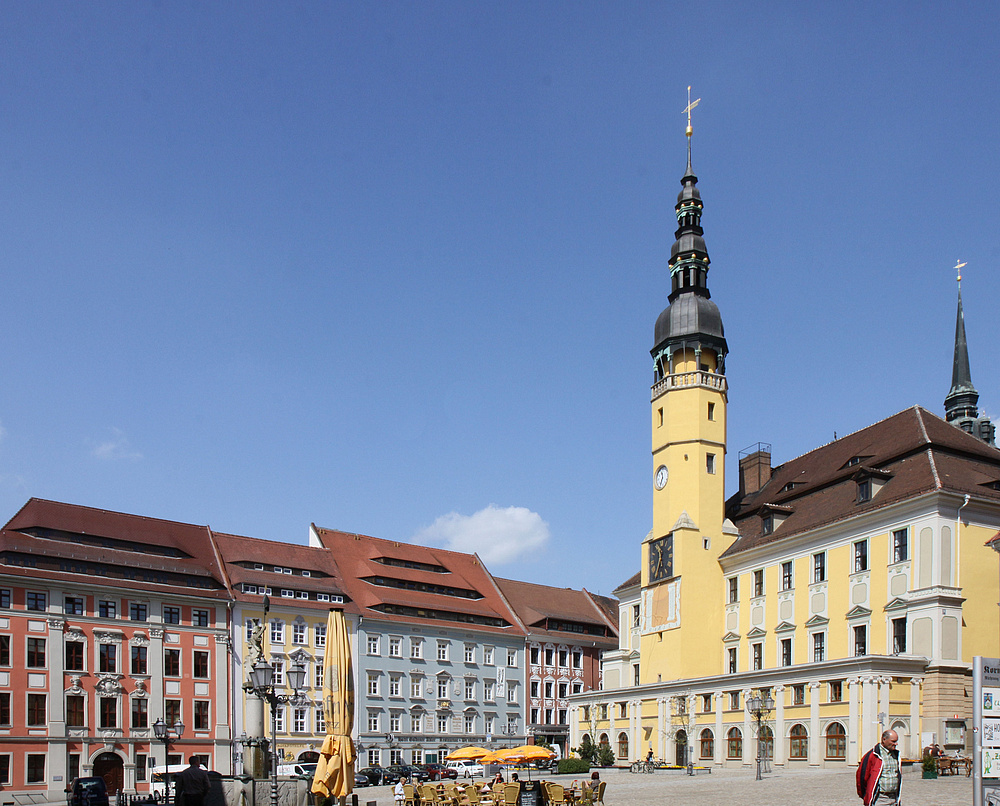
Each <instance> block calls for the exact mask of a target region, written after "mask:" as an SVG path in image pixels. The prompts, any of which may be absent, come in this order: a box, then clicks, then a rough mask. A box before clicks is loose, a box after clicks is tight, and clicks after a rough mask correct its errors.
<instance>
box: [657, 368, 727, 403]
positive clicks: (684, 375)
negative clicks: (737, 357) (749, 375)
mask: <svg viewBox="0 0 1000 806" xmlns="http://www.w3.org/2000/svg"><path fill="white" fill-rule="evenodd" d="M697 386H702V387H705V388H706V389H718V390H719V391H722V392H725V391H726V390H727V388H728V385H727V384H726V376H725V375H720V374H719V373H717V372H709V371H707V370H696V371H694V372H675V373H673V374H671V375H667V376H666V377H665V378H661V379H660V380H658V381H657V382H656V383H654V384H653V397H654V398H656V397H659V396H660V395H662V394H663V393H664V392H666V391H668V390H670V389H687V388H693V387H697Z"/></svg>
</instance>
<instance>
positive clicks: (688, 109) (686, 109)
mask: <svg viewBox="0 0 1000 806" xmlns="http://www.w3.org/2000/svg"><path fill="white" fill-rule="evenodd" d="M700 102H701V98H698V99H697V100H695V101H694V102H693V103H692V101H691V87H690V86H689V87H688V105H687V106H685V107H684V112H683V113H682V114H686V115H687V116H688V127H687V131H686V132H685V134H686V135H687V136H688V137H690V136H691V133H692V132H693V131H694V129H692V128H691V110H692V109H694V108H695V107H696V106H697V105H698V104H699V103H700Z"/></svg>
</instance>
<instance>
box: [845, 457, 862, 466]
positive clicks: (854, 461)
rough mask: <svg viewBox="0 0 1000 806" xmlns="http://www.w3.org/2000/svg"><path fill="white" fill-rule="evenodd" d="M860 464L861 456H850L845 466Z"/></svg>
mask: <svg viewBox="0 0 1000 806" xmlns="http://www.w3.org/2000/svg"><path fill="white" fill-rule="evenodd" d="M860 464H861V457H860V456H852V457H851V458H850V459H848V460H847V465H846V466H847V467H854V466H855V465H860Z"/></svg>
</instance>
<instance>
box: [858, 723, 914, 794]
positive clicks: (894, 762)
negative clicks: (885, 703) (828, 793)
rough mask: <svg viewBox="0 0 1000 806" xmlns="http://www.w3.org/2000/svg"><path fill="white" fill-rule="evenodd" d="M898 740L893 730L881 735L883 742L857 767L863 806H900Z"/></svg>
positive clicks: (900, 775) (865, 756)
mask: <svg viewBox="0 0 1000 806" xmlns="http://www.w3.org/2000/svg"><path fill="white" fill-rule="evenodd" d="M898 741H899V736H898V734H897V733H896V731H894V730H886V731H882V741H881V742H879V743H878V744H877V745H875V746H874V747H873V748H872V749H871V750H869V751H868V752H867V753H865V754H864V756H862V758H861V763H860V764H859V765H858V772H857V783H858V797H859V798H861V800H862V801H863V802H864V806H872V805H873V804H874V803H876V802H877V803H878V806H899V785H900V783H902V780H903V776H902V774H901V770H900V767H899V751H898V750H896V743H897V742H898Z"/></svg>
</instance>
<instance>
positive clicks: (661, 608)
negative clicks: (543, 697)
mask: <svg viewBox="0 0 1000 806" xmlns="http://www.w3.org/2000/svg"><path fill="white" fill-rule="evenodd" d="M695 103H697V101H696V102H695ZM693 106H694V105H693V104H690V105H689V107H688V110H687V111H688V127H687V169H686V170H685V172H684V176H683V177H682V178H681V192H680V194H679V195H678V196H677V205H676V207H675V210H676V214H677V230H676V232H675V238H676V240H675V242H674V245H673V248H672V249H671V252H670V262H669V264H668V267H669V269H670V295H669V296H668V301H669V305H668V306H667V308H666V309H665V310H664V311H663V312H662V313H661V314H660V316H659V318H658V319H657V320H656V327H655V330H654V338H653V349H652V350H651V351H650V352H651V355H652V357H653V381H654V382H653V387H652V395H651V403H652V405H651V409H652V453H653V463H652V474H651V479H650V480H651V486H652V488H653V529H652V531H651V532H650V534H649V536H648V537H647V538H646V539H645V540H644V541H643V551H642V556H643V563H642V583H641V584H642V642H641V651H640V658H641V660H640V681H641V683H644V684H645V683H655V682H658V681H661V680H662V681H667V680H672V679H676V678H679V677H695V676H701V675H713V674H721V673H722V671H723V668H722V647H721V645H719V640H718V636H717V635H714V634H710V633H711V631H708V630H705V629H704V625H705V624H718V623H721V622H722V615H723V614H722V610H723V607H724V604H723V596H724V591H723V578H722V572H721V570H720V567H719V562H718V557H719V555H720V554H721V553H722V552H723V551H725V550H726V548H728V546H729V545H730V544H731V543H732V541H733V539H734V538H735V534H736V530H735V528H734V527H733V526H732V524H729V523H727V522H726V521H725V459H726V404H727V392H728V386H727V384H726V374H725V369H726V363H725V362H726V353H727V347H726V339H725V335H724V332H723V328H722V316H721V314H720V313H719V309H718V307H717V306H716V304H715V303H714V302H712V300H711V294H710V293H709V290H708V269H709V258H708V251H707V249H706V248H705V239H704V237H703V236H704V231H703V230H702V227H701V214H702V201H701V193H700V192H699V191H698V177H697V176H695V174H694V170H693V168H692V166H691V133H692V129H691V119H690V109H691V108H693Z"/></svg>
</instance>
